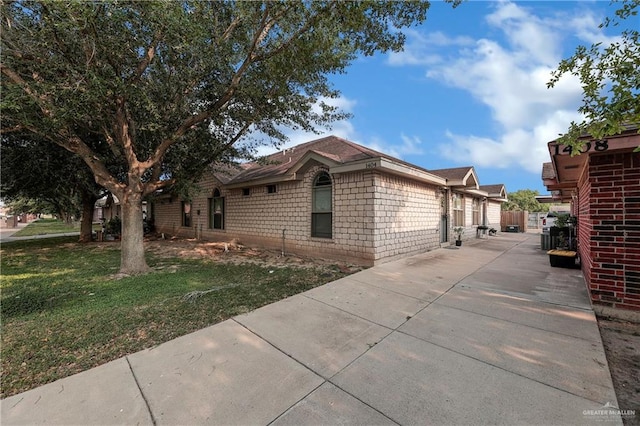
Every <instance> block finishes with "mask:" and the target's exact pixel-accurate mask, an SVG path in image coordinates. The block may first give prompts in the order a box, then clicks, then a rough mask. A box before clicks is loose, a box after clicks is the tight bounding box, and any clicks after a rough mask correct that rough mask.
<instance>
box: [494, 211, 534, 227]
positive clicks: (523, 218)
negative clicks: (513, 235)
mask: <svg viewBox="0 0 640 426" xmlns="http://www.w3.org/2000/svg"><path fill="white" fill-rule="evenodd" d="M528 221H529V213H528V212H527V211H526V210H525V211H502V212H500V228H501V229H502V232H527V229H528V228H527V225H528Z"/></svg>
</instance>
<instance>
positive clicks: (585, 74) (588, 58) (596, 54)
mask: <svg viewBox="0 0 640 426" xmlns="http://www.w3.org/2000/svg"><path fill="white" fill-rule="evenodd" d="M612 3H613V2H612ZM638 6H640V0H623V1H622V2H621V7H620V8H619V9H617V10H616V12H615V17H607V18H605V20H604V22H602V23H601V24H600V28H609V27H616V28H620V31H621V32H620V37H619V39H618V40H617V41H615V42H613V43H612V44H610V45H609V46H603V45H602V44H601V43H596V44H593V45H591V47H586V46H578V48H577V49H576V51H575V53H574V54H573V56H571V57H570V58H568V59H564V60H562V61H561V62H560V65H559V66H558V69H557V70H555V71H554V72H553V73H552V76H551V80H550V81H549V83H547V87H549V88H551V87H554V86H555V85H556V83H557V82H558V81H559V80H560V78H561V77H562V76H563V75H565V74H567V73H569V74H571V75H574V76H576V77H578V78H579V79H580V82H581V83H582V90H583V98H582V106H581V107H580V108H578V111H579V112H581V113H582V114H583V115H584V116H585V119H584V120H583V121H582V122H581V123H575V122H572V123H571V125H570V127H569V129H568V131H567V133H566V134H564V135H563V136H561V137H560V138H559V142H560V143H561V144H563V145H567V146H571V147H573V150H574V152H576V153H578V152H580V149H582V143H583V142H581V141H579V140H578V138H579V137H580V136H582V135H585V134H589V135H591V136H593V137H594V138H596V139H600V138H605V137H607V136H611V135H616V134H619V133H621V132H622V131H623V130H625V125H640V26H639V25H638V20H639V18H638ZM624 24H627V25H628V26H627V27H626V28H624V27H623V25H624ZM636 150H640V147H638V148H637V149H636Z"/></svg>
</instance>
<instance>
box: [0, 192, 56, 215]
mask: <svg viewBox="0 0 640 426" xmlns="http://www.w3.org/2000/svg"><path fill="white" fill-rule="evenodd" d="M5 206H6V208H7V211H8V212H9V214H11V215H21V214H40V213H50V214H55V213H57V212H56V209H55V207H54V206H53V205H52V204H51V203H48V202H47V201H42V200H34V199H33V198H26V197H21V196H18V197H13V198H9V199H7V200H6V203H5Z"/></svg>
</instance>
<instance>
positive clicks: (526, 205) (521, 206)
mask: <svg viewBox="0 0 640 426" xmlns="http://www.w3.org/2000/svg"><path fill="white" fill-rule="evenodd" d="M538 195H540V194H539V193H538V191H535V190H533V189H519V190H518V191H515V192H510V193H509V194H508V197H507V198H508V199H509V201H507V202H506V203H502V210H526V211H529V212H546V211H549V205H548V204H541V203H539V202H538V200H536V196H538Z"/></svg>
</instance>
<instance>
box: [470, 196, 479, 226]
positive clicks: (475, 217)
mask: <svg viewBox="0 0 640 426" xmlns="http://www.w3.org/2000/svg"><path fill="white" fill-rule="evenodd" d="M471 224H472V225H480V199H479V198H473V199H472V200H471Z"/></svg>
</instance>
